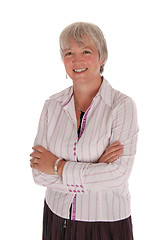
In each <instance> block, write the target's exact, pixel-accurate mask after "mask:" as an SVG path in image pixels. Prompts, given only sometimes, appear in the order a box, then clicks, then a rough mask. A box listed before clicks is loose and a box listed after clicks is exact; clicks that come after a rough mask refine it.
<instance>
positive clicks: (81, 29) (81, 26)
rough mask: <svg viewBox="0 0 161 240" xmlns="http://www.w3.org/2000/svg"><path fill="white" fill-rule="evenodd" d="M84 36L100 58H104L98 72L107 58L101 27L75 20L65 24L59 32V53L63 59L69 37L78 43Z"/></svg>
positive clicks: (102, 68)
mask: <svg viewBox="0 0 161 240" xmlns="http://www.w3.org/2000/svg"><path fill="white" fill-rule="evenodd" d="M85 37H87V38H88V39H89V40H90V41H91V42H92V43H93V44H95V45H96V48H97V50H98V52H99V55H100V59H101V60H104V64H103V65H102V66H101V68H100V73H102V72H103V70H104V65H105V62H106V61H107V58H108V50H107V44H106V40H105V37H104V35H103V33H102V31H101V29H100V28H99V27H98V26H96V25H95V24H92V23H87V22H76V23H72V24H70V25H69V26H67V27H66V28H65V29H64V30H63V31H62V32H61V34H60V38H59V44H60V54H61V57H62V59H63V56H64V51H65V50H66V49H69V47H70V41H71V39H74V40H75V41H76V42H78V43H83V44H84V43H85Z"/></svg>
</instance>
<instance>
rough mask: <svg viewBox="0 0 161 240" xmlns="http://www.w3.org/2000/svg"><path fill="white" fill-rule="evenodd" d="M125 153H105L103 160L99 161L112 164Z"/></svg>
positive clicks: (119, 151) (121, 150)
mask: <svg viewBox="0 0 161 240" xmlns="http://www.w3.org/2000/svg"><path fill="white" fill-rule="evenodd" d="M122 153H123V149H119V150H117V151H115V152H111V153H108V154H107V153H104V154H103V155H102V157H101V159H100V160H99V162H108V161H109V162H110V161H111V159H113V158H115V157H116V156H117V158H118V157H119V156H120V155H121V154H122Z"/></svg>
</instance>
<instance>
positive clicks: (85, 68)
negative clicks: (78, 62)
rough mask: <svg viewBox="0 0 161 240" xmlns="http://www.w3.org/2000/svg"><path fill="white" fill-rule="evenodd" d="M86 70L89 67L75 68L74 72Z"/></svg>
mask: <svg viewBox="0 0 161 240" xmlns="http://www.w3.org/2000/svg"><path fill="white" fill-rule="evenodd" d="M85 70H87V68H82V69H74V72H84V71H85Z"/></svg>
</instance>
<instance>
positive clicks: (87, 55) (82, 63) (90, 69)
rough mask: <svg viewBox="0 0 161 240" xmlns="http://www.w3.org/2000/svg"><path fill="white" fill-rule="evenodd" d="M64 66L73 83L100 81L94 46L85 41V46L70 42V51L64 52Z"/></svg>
mask: <svg viewBox="0 0 161 240" xmlns="http://www.w3.org/2000/svg"><path fill="white" fill-rule="evenodd" d="M64 65H65V69H66V72H67V74H68V75H69V77H70V78H71V79H72V80H73V83H88V82H91V81H92V82H94V81H98V80H99V79H100V66H102V65H103V61H101V60H100V56H99V52H98V50H97V48H96V46H95V45H94V44H93V43H91V42H90V41H88V40H86V43H85V44H78V43H77V42H76V41H75V40H74V39H73V40H71V44H70V49H67V50H66V51H65V52H64Z"/></svg>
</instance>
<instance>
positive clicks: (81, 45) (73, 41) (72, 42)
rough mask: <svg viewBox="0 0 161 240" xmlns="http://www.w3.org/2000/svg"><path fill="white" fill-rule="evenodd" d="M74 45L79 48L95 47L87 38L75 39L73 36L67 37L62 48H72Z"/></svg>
mask: <svg viewBox="0 0 161 240" xmlns="http://www.w3.org/2000/svg"><path fill="white" fill-rule="evenodd" d="M75 47H79V48H92V49H94V48H96V45H95V44H94V43H93V42H92V41H91V40H90V39H89V38H88V37H85V38H83V39H79V40H76V39H74V38H71V39H67V40H66V41H65V44H64V50H68V49H72V48H75Z"/></svg>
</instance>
